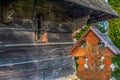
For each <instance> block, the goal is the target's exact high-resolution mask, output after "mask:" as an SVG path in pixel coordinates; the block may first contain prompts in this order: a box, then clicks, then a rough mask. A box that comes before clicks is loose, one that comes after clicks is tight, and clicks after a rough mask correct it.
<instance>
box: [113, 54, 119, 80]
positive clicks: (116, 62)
mask: <svg viewBox="0 0 120 80" xmlns="http://www.w3.org/2000/svg"><path fill="white" fill-rule="evenodd" d="M112 62H113V63H114V64H117V66H118V67H117V68H116V69H115V71H113V72H112V76H114V77H116V78H117V79H118V78H119V79H120V55H116V56H115V57H113V58H112Z"/></svg>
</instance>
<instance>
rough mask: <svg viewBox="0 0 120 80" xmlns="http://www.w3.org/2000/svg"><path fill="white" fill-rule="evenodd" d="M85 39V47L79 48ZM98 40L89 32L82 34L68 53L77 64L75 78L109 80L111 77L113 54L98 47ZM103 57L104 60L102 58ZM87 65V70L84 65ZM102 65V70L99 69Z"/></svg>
mask: <svg viewBox="0 0 120 80" xmlns="http://www.w3.org/2000/svg"><path fill="white" fill-rule="evenodd" d="M83 39H85V42H86V47H85V48H82V47H81V48H80V46H81V45H82V43H81V42H82V41H83ZM100 41H101V40H100V39H99V38H98V37H97V36H96V35H95V34H94V33H93V32H92V31H91V30H90V29H88V30H87V32H85V33H84V34H83V36H82V37H81V38H80V39H79V40H78V41H77V43H75V44H74V45H73V47H72V48H71V49H70V51H69V53H71V54H72V55H73V56H77V57H78V60H77V64H78V65H79V67H78V71H77V76H78V77H79V78H81V79H83V80H93V79H95V80H109V78H110V77H111V70H110V67H109V66H110V64H111V63H112V62H111V56H114V55H113V52H112V51H111V50H110V49H108V48H106V47H101V46H99V43H100ZM103 57H104V58H103ZM85 64H87V66H88V68H85V67H84V65H85ZM103 64H104V67H103V68H100V66H101V65H103Z"/></svg>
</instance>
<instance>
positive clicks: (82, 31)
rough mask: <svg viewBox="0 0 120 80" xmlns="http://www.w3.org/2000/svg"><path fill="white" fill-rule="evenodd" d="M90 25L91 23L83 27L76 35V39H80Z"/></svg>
mask: <svg viewBox="0 0 120 80" xmlns="http://www.w3.org/2000/svg"><path fill="white" fill-rule="evenodd" d="M89 27H90V25H86V26H85V27H83V28H82V29H81V30H80V32H79V33H77V34H76V35H75V39H76V40H78V39H79V38H80V37H81V36H82V34H83V33H84V32H85V31H86V30H87V29H88V28H89Z"/></svg>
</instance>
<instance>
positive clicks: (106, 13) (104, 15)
mask: <svg viewBox="0 0 120 80" xmlns="http://www.w3.org/2000/svg"><path fill="white" fill-rule="evenodd" d="M64 1H69V2H72V3H74V4H77V5H80V6H83V7H86V8H87V9H88V10H89V11H90V12H89V13H90V14H91V15H90V19H89V21H88V23H92V22H96V21H102V20H108V19H111V18H116V17H118V16H119V15H118V14H117V13H116V12H115V11H114V10H113V9H112V8H111V6H110V5H109V4H108V3H107V2H106V1H105V0H64Z"/></svg>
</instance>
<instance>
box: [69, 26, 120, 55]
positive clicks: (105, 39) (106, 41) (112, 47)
mask: <svg viewBox="0 0 120 80" xmlns="http://www.w3.org/2000/svg"><path fill="white" fill-rule="evenodd" d="M90 31H92V32H93V33H94V34H95V35H96V36H97V37H98V38H99V39H100V40H101V41H102V42H103V43H104V44H105V45H106V47H108V48H109V49H110V50H111V51H112V52H113V53H114V54H115V55H117V54H120V50H119V49H118V48H117V47H116V46H115V45H114V44H113V43H112V42H111V40H110V39H109V38H108V37H107V36H105V35H104V34H103V33H102V32H100V31H99V30H98V29H97V28H96V27H90V28H89V29H88V30H87V31H86V32H84V33H83V35H82V36H81V37H80V39H79V40H78V41H77V42H76V43H75V44H74V45H73V47H72V48H71V49H70V50H69V51H68V53H69V54H71V53H72V52H73V51H74V50H75V49H76V47H77V46H79V44H80V43H81V41H82V40H84V38H85V37H86V36H87V34H88V33H89V32H90Z"/></svg>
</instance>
